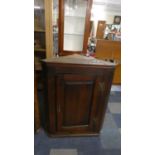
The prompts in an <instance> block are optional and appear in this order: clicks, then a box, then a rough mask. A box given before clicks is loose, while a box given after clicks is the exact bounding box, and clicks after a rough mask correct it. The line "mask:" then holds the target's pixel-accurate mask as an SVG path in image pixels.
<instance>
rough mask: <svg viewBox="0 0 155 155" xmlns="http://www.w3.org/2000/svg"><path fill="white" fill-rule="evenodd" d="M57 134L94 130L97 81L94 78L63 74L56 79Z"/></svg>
mask: <svg viewBox="0 0 155 155" xmlns="http://www.w3.org/2000/svg"><path fill="white" fill-rule="evenodd" d="M56 85H57V86H56V87H57V93H56V94H57V96H56V98H57V119H58V120H57V130H58V132H63V133H64V132H67V133H68V132H69V133H75V132H77V131H78V132H79V133H84V132H87V133H88V132H93V131H94V130H95V121H94V120H95V113H96V105H97V104H96V102H97V92H96V91H98V89H97V87H98V80H96V77H95V76H86V75H83V76H82V75H74V74H64V75H59V76H57V78H56Z"/></svg>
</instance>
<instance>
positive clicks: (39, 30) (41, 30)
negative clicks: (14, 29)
mask: <svg viewBox="0 0 155 155" xmlns="http://www.w3.org/2000/svg"><path fill="white" fill-rule="evenodd" d="M34 32H45V30H44V29H34Z"/></svg>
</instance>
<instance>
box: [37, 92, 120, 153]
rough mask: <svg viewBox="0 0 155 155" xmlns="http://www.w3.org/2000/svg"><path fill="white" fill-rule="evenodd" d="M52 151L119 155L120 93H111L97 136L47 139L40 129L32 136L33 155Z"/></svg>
mask: <svg viewBox="0 0 155 155" xmlns="http://www.w3.org/2000/svg"><path fill="white" fill-rule="evenodd" d="M40 100H41V96H40ZM52 149H54V150H55V149H75V150H77V152H78V155H121V92H111V94H110V98H109V103H108V108H107V112H106V117H105V121H104V124H103V127H102V130H101V133H100V135H99V136H96V137H69V138H49V137H48V136H47V135H46V133H45V132H44V130H43V129H40V131H39V133H37V134H35V135H34V154H35V155H53V154H50V151H51V150H52ZM54 155H59V154H56V153H55V154H54ZM64 155H65V154H64Z"/></svg>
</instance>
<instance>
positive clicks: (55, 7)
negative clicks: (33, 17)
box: [52, 0, 59, 56]
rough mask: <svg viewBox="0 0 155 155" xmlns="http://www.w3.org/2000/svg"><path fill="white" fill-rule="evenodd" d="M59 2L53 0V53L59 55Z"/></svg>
mask: <svg viewBox="0 0 155 155" xmlns="http://www.w3.org/2000/svg"><path fill="white" fill-rule="evenodd" d="M58 12H59V2H58V0H53V18H52V23H53V53H54V55H55V56H56V55H58V16H59V13H58Z"/></svg>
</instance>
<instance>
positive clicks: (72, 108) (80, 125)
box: [43, 58, 115, 136]
mask: <svg viewBox="0 0 155 155" xmlns="http://www.w3.org/2000/svg"><path fill="white" fill-rule="evenodd" d="M58 59H59V58H58ZM114 69H115V66H111V65H92V64H72V63H71V64H69V63H60V62H52V61H51V62H48V61H44V62H43V71H44V72H43V73H44V80H45V92H46V96H45V97H46V102H45V105H46V116H47V117H46V119H47V122H46V123H47V131H48V133H49V134H51V135H57V136H58V135H66V136H68V135H97V134H99V132H100V129H101V126H102V122H103V120H104V116H105V112H106V107H107V103H108V97H109V93H110V88H111V84H112V79H113V73H114Z"/></svg>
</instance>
